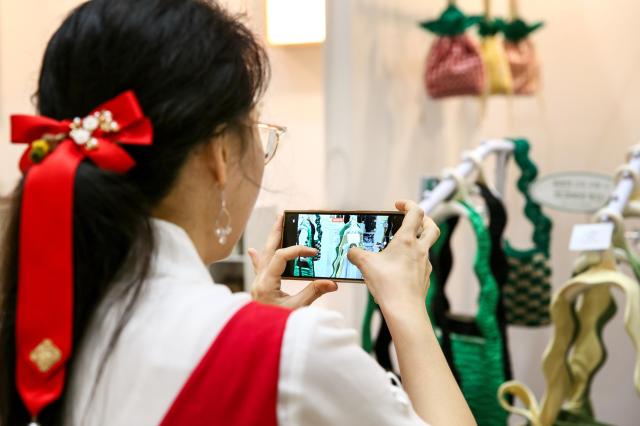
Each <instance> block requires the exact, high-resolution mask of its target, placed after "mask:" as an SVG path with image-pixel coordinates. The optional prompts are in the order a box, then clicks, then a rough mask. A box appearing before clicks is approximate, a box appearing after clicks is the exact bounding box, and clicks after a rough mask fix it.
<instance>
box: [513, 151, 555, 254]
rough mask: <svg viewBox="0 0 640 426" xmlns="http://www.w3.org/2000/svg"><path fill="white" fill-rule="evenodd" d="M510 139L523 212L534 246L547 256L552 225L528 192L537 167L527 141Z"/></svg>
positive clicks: (536, 173)
mask: <svg viewBox="0 0 640 426" xmlns="http://www.w3.org/2000/svg"><path fill="white" fill-rule="evenodd" d="M512 141H513V143H514V145H515V149H514V155H513V157H514V159H515V162H516V165H517V166H518V168H519V169H520V173H521V174H520V178H519V179H518V182H517V186H518V190H519V191H520V193H521V194H522V195H523V196H524V198H525V205H524V214H525V216H526V217H527V219H528V220H529V222H530V223H531V224H532V225H533V236H532V240H533V243H534V245H535V246H536V248H538V249H539V250H541V251H542V252H543V253H544V254H545V255H546V256H549V247H550V245H551V228H552V226H553V225H552V222H551V219H549V217H548V216H546V215H545V214H544V213H543V212H542V207H541V206H540V204H538V203H537V202H536V201H535V200H534V199H533V197H531V194H530V192H529V190H530V188H531V184H532V183H533V182H534V181H535V179H536V177H537V176H538V167H537V166H536V165H535V163H534V162H533V161H532V160H531V158H530V157H529V149H530V146H529V142H528V141H527V140H526V139H513V140H512Z"/></svg>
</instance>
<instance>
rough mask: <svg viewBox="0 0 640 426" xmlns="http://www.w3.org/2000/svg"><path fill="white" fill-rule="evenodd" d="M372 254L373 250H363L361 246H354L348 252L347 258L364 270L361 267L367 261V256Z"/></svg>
mask: <svg viewBox="0 0 640 426" xmlns="http://www.w3.org/2000/svg"><path fill="white" fill-rule="evenodd" d="M370 255H371V252H368V251H366V250H362V249H361V248H360V247H353V248H352V249H350V250H349V253H347V259H349V262H351V263H353V264H354V265H355V266H356V267H357V268H358V269H360V270H362V269H361V268H360V267H361V266H363V264H364V263H365V262H366V261H367V258H368V257H369V256H370Z"/></svg>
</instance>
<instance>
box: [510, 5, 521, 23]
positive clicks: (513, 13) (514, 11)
mask: <svg viewBox="0 0 640 426" xmlns="http://www.w3.org/2000/svg"><path fill="white" fill-rule="evenodd" d="M509 15H510V18H511V20H512V21H515V20H516V19H518V18H519V17H520V11H519V10H518V0H509Z"/></svg>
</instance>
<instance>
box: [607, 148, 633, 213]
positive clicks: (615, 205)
mask: <svg viewBox="0 0 640 426" xmlns="http://www.w3.org/2000/svg"><path fill="white" fill-rule="evenodd" d="M619 173H620V174H619V178H618V183H617V185H616V187H615V189H614V190H613V192H612V193H611V196H610V197H609V202H608V203H607V206H606V207H605V209H604V211H610V212H613V213H617V214H619V215H621V216H622V215H623V213H624V211H625V208H626V206H627V204H628V203H629V199H630V198H631V194H633V190H634V188H635V185H636V183H637V182H636V179H638V176H640V144H639V145H634V146H633V147H631V149H630V150H629V162H628V163H627V164H625V165H624V166H622V167H621V168H620V171H619ZM600 220H602V221H606V220H608V218H606V217H603V218H600Z"/></svg>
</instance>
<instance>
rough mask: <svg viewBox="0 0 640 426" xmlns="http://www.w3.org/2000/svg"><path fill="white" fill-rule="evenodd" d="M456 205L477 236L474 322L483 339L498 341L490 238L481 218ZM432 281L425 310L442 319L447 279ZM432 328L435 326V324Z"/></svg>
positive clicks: (440, 246)
mask: <svg viewBox="0 0 640 426" xmlns="http://www.w3.org/2000/svg"><path fill="white" fill-rule="evenodd" d="M457 202H458V203H460V204H461V205H462V207H464V209H465V210H466V212H467V214H466V217H467V219H468V220H469V222H470V223H471V227H472V229H473V233H474V235H475V237H476V244H477V252H476V256H475V260H474V265H473V268H474V272H475V274H476V276H477V277H478V281H479V282H480V295H479V297H478V311H477V313H476V316H475V319H476V323H477V325H478V328H479V330H480V331H481V332H482V335H483V337H485V338H497V337H498V334H496V333H497V330H498V327H497V324H496V321H497V319H496V310H497V304H498V293H499V291H498V284H497V283H496V280H495V278H494V277H493V273H492V272H491V266H490V261H489V259H490V255H491V239H490V238H489V233H488V231H487V228H486V227H485V225H484V221H483V219H482V216H480V214H479V213H478V212H477V211H476V210H475V209H474V208H473V207H472V206H471V205H469V204H468V203H465V202H463V201H457ZM449 235H450V233H449V232H447V233H446V234H445V235H443V237H444V238H442V237H441V239H439V240H438V242H437V243H436V244H435V245H434V247H433V249H434V253H435V254H437V256H435V257H436V258H437V257H439V254H440V251H441V250H442V249H443V248H444V245H445V242H446V240H447V238H448V236H449ZM433 260H434V261H435V260H436V259H435V258H434V259H433ZM435 269H436V268H435V267H434V270H435ZM447 275H448V274H447ZM432 280H433V282H432V285H431V286H430V289H429V292H428V294H427V310H428V311H429V314H430V316H431V315H433V316H431V318H433V319H437V318H439V319H441V320H442V319H443V315H444V313H445V312H443V311H448V307H449V306H450V305H449V301H448V299H447V295H446V292H445V287H446V280H445V282H439V280H438V279H437V276H436V275H432ZM432 289H433V290H432ZM436 311H438V312H436ZM434 325H436V326H437V325H438V324H434Z"/></svg>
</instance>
